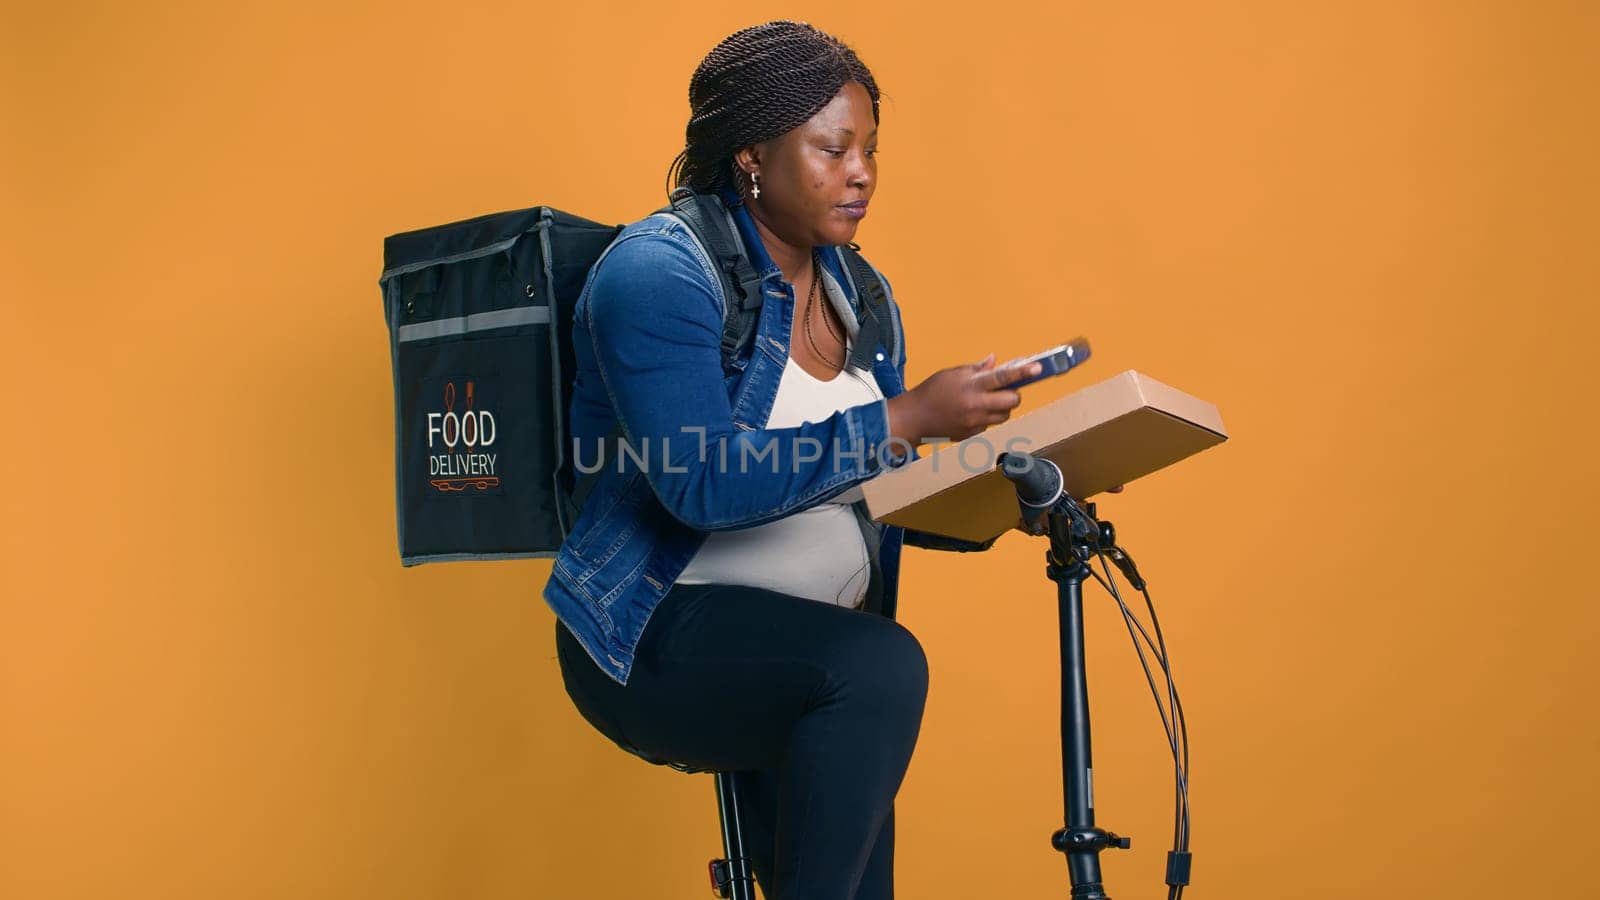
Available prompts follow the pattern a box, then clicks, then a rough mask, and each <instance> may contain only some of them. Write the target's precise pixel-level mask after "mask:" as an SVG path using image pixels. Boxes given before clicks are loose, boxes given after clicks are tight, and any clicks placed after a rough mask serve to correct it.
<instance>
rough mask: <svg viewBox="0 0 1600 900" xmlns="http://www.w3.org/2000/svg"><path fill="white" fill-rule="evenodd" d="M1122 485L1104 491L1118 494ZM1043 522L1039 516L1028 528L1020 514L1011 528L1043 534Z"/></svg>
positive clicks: (1029, 533)
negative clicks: (1031, 526)
mask: <svg viewBox="0 0 1600 900" xmlns="http://www.w3.org/2000/svg"><path fill="white" fill-rule="evenodd" d="M1123 487H1124V486H1123V485H1120V484H1119V485H1116V486H1115V487H1108V488H1106V493H1108V494H1120V493H1122V488H1123ZM1078 505H1079V506H1082V505H1083V504H1082V503H1079V504H1078ZM1044 523H1045V519H1044V517H1043V516H1040V517H1039V521H1038V523H1037V524H1035V525H1034V527H1033V528H1032V529H1030V528H1028V523H1027V522H1024V521H1023V520H1022V517H1021V516H1018V517H1017V524H1015V525H1013V526H1012V529H1013V530H1015V531H1020V532H1022V533H1023V534H1026V535H1038V534H1044V528H1045V525H1044Z"/></svg>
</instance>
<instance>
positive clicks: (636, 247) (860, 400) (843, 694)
mask: <svg viewBox="0 0 1600 900" xmlns="http://www.w3.org/2000/svg"><path fill="white" fill-rule="evenodd" d="M689 101H690V105H691V107H692V116H691V118H690V120H689V125H688V129H687V139H688V140H687V147H686V149H685V150H684V152H683V154H682V155H681V156H680V158H679V160H677V161H675V163H674V169H679V165H680V164H681V169H679V172H678V176H677V178H676V183H677V184H679V185H688V186H689V187H690V188H692V189H693V190H694V191H695V192H697V193H701V194H708V195H714V196H716V197H719V198H720V199H721V200H722V202H723V204H724V205H725V206H726V207H727V208H728V211H729V213H730V216H731V218H732V221H733V222H734V224H735V225H736V227H737V230H738V234H739V236H740V238H741V239H742V240H743V242H744V244H745V246H746V249H747V251H748V254H749V258H750V261H751V264H752V265H753V266H754V267H755V270H756V271H757V272H758V273H760V274H761V276H762V283H761V289H762V291H763V299H764V303H763V306H762V309H761V312H760V318H759V320H758V322H759V324H758V327H757V335H756V340H755V346H754V347H753V348H751V349H750V350H749V357H748V360H747V361H744V362H742V364H741V367H740V370H739V371H738V373H737V374H735V375H732V376H729V375H726V374H725V373H724V370H723V367H722V362H721V355H720V354H721V350H720V341H721V337H722V325H723V313H722V309H723V306H722V304H723V303H724V302H725V301H724V298H723V297H722V289H721V287H720V286H719V285H720V282H719V276H718V273H717V272H716V271H715V270H714V269H713V268H711V264H710V262H709V258H708V256H707V255H706V253H705V251H704V250H703V249H702V248H700V247H699V246H698V244H697V242H696V240H695V238H694V237H693V235H692V234H691V233H690V232H689V231H688V230H687V229H686V227H685V226H684V225H683V224H682V223H681V222H679V221H678V220H677V219H675V218H674V217H671V216H665V215H658V216H650V217H647V218H645V219H643V220H640V221H639V222H635V223H633V224H631V225H629V226H628V227H627V228H625V229H624V230H623V231H622V232H621V233H620V234H619V235H618V237H617V239H616V241H614V242H613V243H612V244H611V246H610V247H609V248H608V250H607V252H606V255H605V256H603V257H602V258H601V260H600V261H599V262H598V263H597V264H596V265H595V266H594V267H593V269H592V270H591V272H590V275H589V282H588V284H586V286H585V288H584V292H583V294H582V296H581V297H580V298H579V300H578V303H577V305H576V307H575V319H574V335H573V337H574V341H573V342H574V345H575V348H576V352H577V356H578V360H577V362H578V370H577V376H576V381H575V385H574V394H573V401H572V408H571V410H570V413H571V423H572V430H573V434H574V436H575V437H576V439H577V441H578V443H579V445H580V446H593V443H592V442H594V441H596V440H597V439H599V438H601V437H602V436H604V435H606V434H608V433H609V432H611V430H612V428H613V427H614V425H615V423H616V422H618V421H620V422H621V423H622V425H623V428H624V433H625V436H626V439H627V441H628V443H629V445H630V447H632V448H633V450H634V451H637V452H638V454H639V455H638V456H635V454H634V453H632V452H630V453H624V454H622V455H621V456H620V457H619V460H618V461H619V462H620V466H612V465H608V466H606V467H605V468H604V469H603V470H602V473H601V474H600V475H599V476H598V480H597V481H596V482H595V485H594V487H593V489H592V491H591V492H590V494H589V495H588V498H587V500H586V502H585V503H584V506H583V510H582V512H581V513H580V515H579V517H578V520H577V522H576V523H575V525H574V528H573V531H572V533H571V534H570V535H569V537H568V539H567V543H566V544H564V545H563V546H562V548H561V552H560V554H559V555H558V557H557V558H556V561H555V564H554V567H553V570H552V576H551V579H550V582H549V585H548V586H547V587H546V589H545V598H546V600H547V602H548V603H549V604H550V605H551V607H552V608H553V609H554V610H555V611H556V613H557V616H558V622H557V623H556V641H557V649H558V655H559V658H560V665H561V670H562V675H563V679H564V680H565V683H566V686H567V690H568V693H569V694H570V695H571V697H572V700H573V702H574V704H575V705H576V706H577V708H578V710H579V711H580V712H581V713H582V714H583V716H584V717H585V718H586V719H587V720H588V721H589V722H590V723H592V724H593V725H594V726H595V727H596V728H597V729H598V730H599V731H600V732H601V733H603V734H604V735H606V736H607V737H608V738H610V739H611V740H612V741H614V742H616V743H617V744H618V745H619V746H622V747H624V748H626V749H629V750H631V751H633V752H636V753H639V754H640V755H642V756H645V757H646V758H650V759H653V760H657V761H671V762H676V763H681V764H685V765H689V766H694V767H696V768H702V769H717V770H722V771H734V772H738V773H739V775H738V778H739V783H740V787H741V789H742V790H743V796H744V798H746V800H747V801H748V802H747V811H748V812H749V813H750V816H749V817H748V819H747V822H746V825H747V840H748V843H747V851H748V852H749V854H750V856H751V862H752V868H753V869H754V871H755V874H756V877H757V881H758V883H759V884H760V885H761V888H762V891H763V893H764V894H765V895H766V896H767V897H769V898H774V900H777V898H785V900H791V898H801V897H804V898H806V900H835V898H837V900H849V898H852V897H856V898H862V900H877V898H888V897H892V896H893V868H892V863H893V853H894V817H893V799H894V795H895V793H896V792H897V790H898V789H899V786H900V783H901V780H902V778H903V776H904V774H905V771H906V767H907V765H908V763H909V761H910V758H911V752H912V747H913V745H914V744H915V743H916V737H917V732H918V729H919V727H920V724H921V720H922V710H923V703H924V699H925V697H926V692H927V661H926V659H925V657H924V655H923V652H922V648H921V646H920V645H919V644H918V643H917V640H916V638H915V637H914V636H912V634H911V633H910V632H909V631H907V630H906V629H905V628H904V627H903V626H901V625H900V624H899V623H897V622H895V621H893V619H892V616H893V610H894V597H895V588H896V584H895V582H896V573H897V570H898V561H899V549H900V545H901V542H902V540H905V541H909V542H911V543H913V544H915V545H920V546H927V547H936V548H943V549H957V550H978V549H986V548H987V546H988V544H987V543H985V544H972V543H969V542H962V541H951V540H946V539H940V538H936V537H935V536H932V535H923V534H918V533H916V532H902V530H901V529H899V528H893V527H890V528H886V529H884V531H883V533H882V535H881V539H880V545H879V547H878V548H877V550H878V553H877V556H878V563H879V564H878V566H876V567H874V566H873V565H872V563H871V556H872V554H871V553H869V552H868V551H869V548H868V547H867V546H866V542H867V540H869V539H870V537H867V536H864V532H863V530H862V529H861V528H860V527H858V525H857V523H856V521H855V519H854V513H853V511H852V509H851V507H850V506H849V505H848V503H847V502H829V501H842V500H843V498H842V497H841V496H840V495H841V494H842V493H843V492H845V491H847V490H848V489H850V488H852V487H853V486H854V485H856V484H859V483H860V482H862V481H864V480H866V479H868V478H870V477H872V476H874V475H876V474H878V472H879V471H881V470H882V469H883V468H884V467H886V466H895V465H899V464H903V463H904V462H905V461H907V460H908V459H909V458H914V456H915V454H914V452H913V453H911V454H906V453H905V452H904V449H905V448H907V447H915V445H916V444H917V443H919V442H920V441H921V440H922V439H924V438H931V437H939V438H943V439H954V440H960V439H963V438H966V437H969V436H971V435H973V434H976V433H978V432H980V431H982V430H983V429H984V428H987V427H989V426H991V425H995V424H997V423H1000V422H1003V421H1005V420H1006V419H1007V417H1008V416H1009V415H1010V412H1011V410H1012V409H1013V408H1014V407H1016V405H1017V404H1018V402H1019V399H1018V394H1017V392H1016V391H1012V390H1007V389H1006V385H1007V384H1009V383H1010V382H1012V381H1015V380H1017V379H1019V378H1022V377H1024V376H1027V375H1031V374H1034V373H1035V372H1037V371H1038V366H1037V364H1030V365H1028V366H1025V367H1024V366H1017V367H1010V368H1008V367H1006V366H1000V367H997V366H995V365H994V358H993V354H990V355H989V357H987V358H985V359H984V360H983V361H982V362H980V363H977V364H973V365H963V366H957V367H954V368H950V369H945V370H943V371H940V372H937V373H935V374H934V375H932V376H931V377H929V378H928V379H927V380H926V381H923V382H922V383H921V384H919V385H917V386H916V387H915V388H913V389H911V390H910V391H906V390H904V389H903V388H902V379H903V375H904V370H905V357H904V353H903V351H902V352H897V353H896V354H895V356H896V357H897V358H895V359H886V358H885V354H884V353H882V352H879V353H878V354H877V355H876V358H877V362H876V363H875V364H874V366H873V370H872V371H871V372H870V373H868V372H862V371H858V370H856V369H853V368H850V369H847V368H846V360H847V359H848V358H849V357H848V354H849V352H850V349H851V347H852V346H853V343H852V340H853V337H854V336H855V335H856V333H857V327H858V326H857V323H856V321H855V309H856V307H855V305H854V304H855V303H856V302H857V301H856V299H855V295H854V292H853V290H852V289H851V288H850V287H849V284H850V282H849V279H848V278H847V276H846V274H845V270H844V268H843V265H842V263H841V257H840V256H839V253H838V251H837V248H838V246H839V245H842V244H845V243H847V242H849V241H850V240H851V239H852V238H853V237H854V236H855V233H856V228H857V226H858V224H859V223H860V221H861V219H862V217H863V216H864V215H865V214H866V212H867V209H868V207H869V204H870V201H871V199H872V195H873V191H874V189H875V188H876V186H877V161H876V153H877V141H878V137H877V127H878V88H877V84H876V83H875V82H874V80H873V78H872V74H871V73H870V72H869V71H868V70H867V68H866V66H865V65H863V64H862V63H861V61H860V60H859V59H858V58H857V57H856V55H855V53H853V52H852V51H851V50H850V49H849V48H848V47H846V46H845V45H844V44H842V43H840V42H839V41H838V40H836V39H834V38H833V37H830V36H828V35H826V34H823V33H822V32H819V31H817V30H816V29H814V28H812V27H811V26H809V25H805V24H799V23H794V22H771V23H768V24H765V25H760V26H756V27H753V28H748V29H745V30H743V31H739V32H737V33H735V34H733V35H731V36H729V37H728V38H727V39H725V40H724V41H722V42H721V43H720V44H718V45H717V47H716V48H715V49H713V50H712V51H711V53H710V54H709V55H708V56H707V57H706V58H705V60H704V61H703V62H702V63H701V64H700V66H699V67H698V68H697V69H696V71H695V73H694V76H693V78H692V80H691V82H690V86H689ZM669 180H672V179H671V178H670V177H669ZM888 299H889V308H890V312H891V318H892V322H890V323H887V324H888V325H889V326H890V327H892V328H893V329H895V330H896V333H898V329H899V328H900V320H899V311H898V307H897V306H896V305H895V303H894V300H893V296H892V293H891V296H890V297H889V298H888ZM903 343H904V342H903V340H902V341H899V342H895V344H896V345H897V346H903ZM585 442H591V443H587V444H586V443H585ZM896 445H898V446H899V447H900V448H901V452H899V453H896V452H894V451H893V450H892V449H885V448H892V447H894V446H896ZM758 453H761V454H764V455H757V454H758ZM769 456H770V458H768V457H769ZM752 457H754V458H755V460H756V461H755V462H754V463H753V464H748V463H749V460H750V459H751V458H752ZM586 458H588V459H591V460H592V458H593V457H592V454H591V455H588V456H587V457H586ZM741 460H743V461H744V462H743V463H741ZM990 543H992V542H990ZM874 568H876V570H877V572H876V574H877V575H878V576H879V577H880V578H881V584H880V585H879V586H880V587H881V593H882V598H883V599H882V612H883V614H882V615H873V614H869V613H868V612H866V611H864V610H862V609H861V608H860V607H861V605H862V601H863V599H864V598H865V597H866V595H867V593H868V589H869V587H870V586H871V585H872V575H873V574H874V572H873V570H874Z"/></svg>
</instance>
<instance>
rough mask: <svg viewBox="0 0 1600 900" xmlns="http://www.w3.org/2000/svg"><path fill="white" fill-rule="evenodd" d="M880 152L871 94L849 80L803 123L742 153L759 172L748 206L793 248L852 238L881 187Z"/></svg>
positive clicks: (743, 162) (743, 161)
mask: <svg viewBox="0 0 1600 900" xmlns="http://www.w3.org/2000/svg"><path fill="white" fill-rule="evenodd" d="M877 153H878V126H877V123H876V122H874V121H873V119H872V96H871V95H870V94H868V93H867V89H866V88H865V87H863V86H861V85H860V84H859V83H857V82H854V81H851V82H847V83H846V84H845V86H844V87H843V88H840V90H839V93H838V94H836V95H834V98H833V99H832V100H830V101H829V102H828V105H827V106H824V107H823V108H822V109H820V110H818V111H817V114H816V115H814V116H812V117H811V119H810V120H809V121H807V122H806V123H805V124H803V125H801V126H799V127H798V128H795V129H794V130H793V131H790V132H788V133H787V134H784V135H782V136H781V137H778V138H775V139H773V140H770V141H766V142H764V143H761V144H756V145H755V146H753V147H749V148H746V149H744V150H741V151H739V154H738V157H737V159H738V164H739V166H740V168H742V169H744V171H745V172H747V173H750V172H755V173H759V174H760V176H761V180H760V185H761V196H760V197H751V196H749V195H748V194H747V195H746V198H745V205H746V206H748V207H749V208H750V211H751V214H752V215H754V216H756V217H757V218H758V219H760V220H761V222H762V223H763V224H765V225H766V226H767V228H768V229H769V230H771V231H772V233H773V234H774V235H776V236H777V237H778V238H779V239H780V240H782V241H783V242H784V243H786V244H789V245H791V246H795V247H813V246H817V245H836V244H844V243H847V242H849V241H850V240H852V239H853V238H854V237H855V233H856V226H857V225H858V224H860V222H861V216H862V215H864V214H865V213H866V202H867V201H868V200H871V199H872V192H873V190H874V189H875V188H876V187H877V183H878V160H877ZM850 204H854V207H850V206H849V205H850Z"/></svg>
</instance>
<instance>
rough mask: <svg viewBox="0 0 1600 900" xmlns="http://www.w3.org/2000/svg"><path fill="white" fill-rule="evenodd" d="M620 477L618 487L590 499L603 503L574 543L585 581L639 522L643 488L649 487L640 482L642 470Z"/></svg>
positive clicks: (575, 553)
mask: <svg viewBox="0 0 1600 900" xmlns="http://www.w3.org/2000/svg"><path fill="white" fill-rule="evenodd" d="M620 477H621V484H619V485H617V486H616V488H615V489H613V490H611V491H608V492H607V494H606V495H605V496H602V497H593V498H591V499H592V500H595V501H597V502H598V503H599V504H600V505H599V506H597V507H596V509H597V510H598V512H596V513H595V515H594V517H593V518H592V519H591V520H590V521H589V522H588V523H587V527H585V528H583V529H582V531H581V534H580V536H579V538H578V540H576V541H574V542H573V543H572V545H571V550H572V555H573V556H575V557H577V559H578V561H579V562H581V563H582V564H583V572H582V573H580V577H581V578H583V579H584V580H587V576H588V575H589V574H590V573H591V572H592V570H593V569H595V568H598V567H599V566H601V565H603V564H604V563H605V561H606V559H608V558H609V557H610V556H611V555H612V554H613V553H615V552H616V545H617V544H619V543H621V542H622V541H625V540H627V539H628V537H629V536H631V535H632V534H633V531H634V528H635V527H636V526H637V524H638V519H639V504H640V500H641V499H642V498H641V497H640V489H641V488H644V489H645V490H648V486H646V485H643V484H640V479H641V478H642V477H643V473H642V472H638V471H634V472H630V473H628V474H626V475H623V476H620Z"/></svg>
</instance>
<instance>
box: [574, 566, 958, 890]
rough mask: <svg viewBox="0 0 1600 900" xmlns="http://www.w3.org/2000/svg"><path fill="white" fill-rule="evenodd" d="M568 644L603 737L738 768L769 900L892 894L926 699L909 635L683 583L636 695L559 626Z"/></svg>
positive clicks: (838, 610)
mask: <svg viewBox="0 0 1600 900" xmlns="http://www.w3.org/2000/svg"><path fill="white" fill-rule="evenodd" d="M556 648H557V653H558V656H559V658H560V664H561V673H562V678H563V680H564V681H565V682H566V687H567V693H568V694H569V695H570V696H571V697H572V701H573V703H574V704H575V705H576V706H577V708H578V711H579V712H580V713H582V715H583V717H584V718H585V719H587V720H588V721H589V722H590V724H592V725H593V726H594V727H595V728H596V729H597V730H599V731H600V733H601V734H603V735H605V736H606V737H608V738H610V739H611V740H612V741H613V742H616V743H617V744H619V745H621V746H631V747H634V748H637V749H638V750H639V751H642V752H643V753H644V754H646V755H648V756H650V757H652V758H657V759H661V760H665V761H670V762H676V763H683V764H686V765H690V766H693V767H695V768H703V769H712V770H717V771H728V772H735V773H737V774H736V775H735V778H736V780H737V784H738V787H739V790H740V793H741V797H740V801H741V803H740V805H741V808H742V809H743V810H744V812H745V820H744V824H745V826H746V827H745V844H746V846H745V849H746V852H747V853H748V854H749V856H750V860H751V867H752V869H753V870H754V872H755V875H756V881H757V883H758V884H759V885H760V886H761V891H762V893H763V895H765V896H766V897H767V898H768V900H800V898H805V900H852V898H854V900H890V898H892V897H893V896H894V806H893V803H894V795H895V793H896V792H897V791H898V790H899V789H900V783H901V780H902V779H903V778H904V776H905V771H906V766H907V765H908V764H909V763H910V761H911V751H912V748H913V747H914V746H915V744H916V741H917V732H918V730H919V729H920V728H921V725H922V709H923V703H924V701H925V700H926V698H927V693H928V662H927V658H926V657H925V656H924V655H923V652H922V646H921V645H920V644H919V643H917V639H916V638H915V637H914V636H912V634H911V632H909V631H907V630H906V629H905V627H904V626H902V625H900V624H899V623H898V622H894V621H892V620H889V619H885V618H883V617H881V616H877V615H873V614H871V613H866V612H861V611H859V610H853V609H846V608H844V607H840V606H835V605H832V604H826V603H819V602H817V601H814V600H807V599H804V598H800V597H793V596H789V595H787V594H780V593H775V592H773V591H768V590H763V589H760V588H750V587H740V586H734V585H687V584H680V585H674V586H673V587H672V589H671V590H670V591H668V592H667V595H666V596H665V597H664V598H663V599H662V601H661V605H660V606H658V607H657V608H656V609H655V611H654V612H653V613H651V616H650V620H649V622H648V623H647V624H646V626H645V630H644V634H643V635H642V636H641V638H640V643H639V647H638V650H637V652H636V654H635V657H634V666H633V671H632V672H631V673H630V675H629V679H628V684H627V685H626V686H623V685H619V684H617V683H616V682H615V681H613V680H612V679H611V678H610V677H608V676H607V675H606V674H605V673H604V672H602V671H600V669H599V668H598V667H596V666H595V664H594V662H593V661H592V660H591V659H590V658H589V656H588V654H586V653H585V652H584V650H583V648H582V646H580V645H579V644H578V642H577V640H576V639H574V638H573V637H572V634H571V633H570V632H569V631H567V629H566V627H565V626H564V625H562V624H561V623H560V621H559V620H558V621H557V622H556ZM707 777H709V776H707ZM710 793H711V792H710V791H707V795H708V797H709V795H710ZM708 802H709V801H708Z"/></svg>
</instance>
